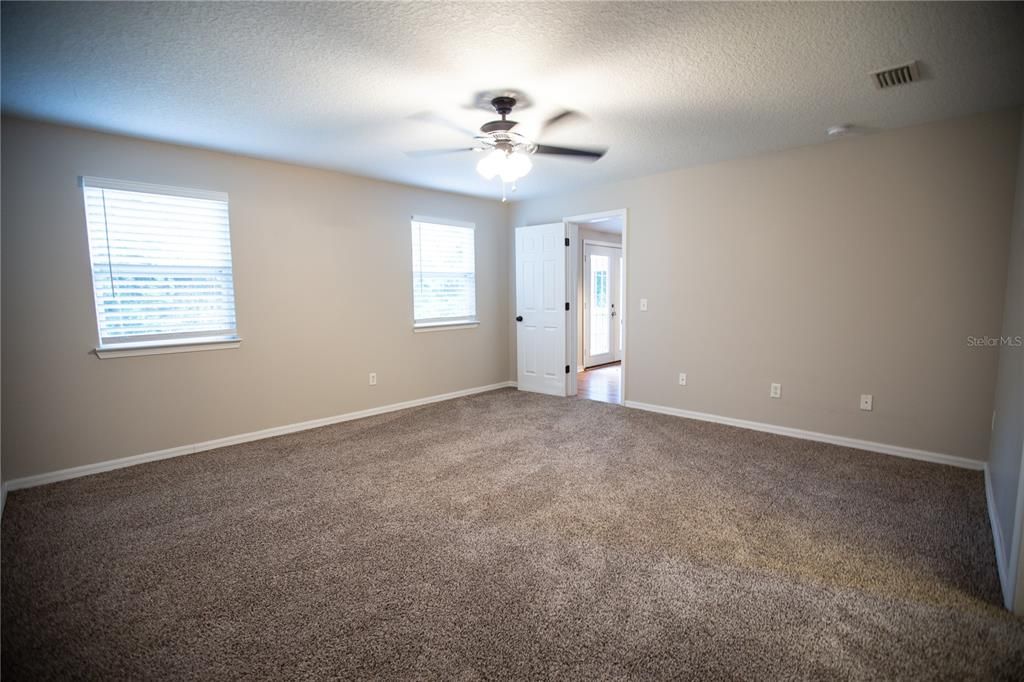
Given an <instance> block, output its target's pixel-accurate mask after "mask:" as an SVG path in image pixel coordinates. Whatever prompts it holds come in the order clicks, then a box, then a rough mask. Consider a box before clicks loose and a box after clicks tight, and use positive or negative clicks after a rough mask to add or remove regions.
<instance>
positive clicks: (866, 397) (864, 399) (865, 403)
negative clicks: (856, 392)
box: [860, 393, 874, 412]
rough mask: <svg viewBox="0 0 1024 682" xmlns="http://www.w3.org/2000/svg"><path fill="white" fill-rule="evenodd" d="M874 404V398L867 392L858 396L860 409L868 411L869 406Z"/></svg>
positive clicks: (869, 409)
mask: <svg viewBox="0 0 1024 682" xmlns="http://www.w3.org/2000/svg"><path fill="white" fill-rule="evenodd" d="M873 404H874V398H872V397H871V395H870V394H869V393H863V394H861V396H860V409H862V410H864V411H866V412H870V411H871V406H872V405H873Z"/></svg>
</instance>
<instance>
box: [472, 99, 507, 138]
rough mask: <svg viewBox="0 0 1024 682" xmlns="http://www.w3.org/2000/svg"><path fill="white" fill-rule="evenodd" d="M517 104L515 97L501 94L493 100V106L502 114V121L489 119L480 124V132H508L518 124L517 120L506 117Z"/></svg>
mask: <svg viewBox="0 0 1024 682" xmlns="http://www.w3.org/2000/svg"><path fill="white" fill-rule="evenodd" d="M515 105H516V98H515V97H508V96H504V95H502V96H499V97H495V98H494V99H492V100H491V106H492V107H494V110H495V111H496V112H497V113H498V115H499V116H501V120H500V121H488V122H487V123H485V124H483V125H482V126H480V132H482V133H494V132H508V131H509V130H512V128H514V127H515V126H516V122H515V121H509V120H507V119H506V118H505V117H506V116H508V115H509V114H511V113H512V109H513V107H515Z"/></svg>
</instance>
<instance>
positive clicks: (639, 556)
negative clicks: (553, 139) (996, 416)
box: [2, 390, 1024, 680]
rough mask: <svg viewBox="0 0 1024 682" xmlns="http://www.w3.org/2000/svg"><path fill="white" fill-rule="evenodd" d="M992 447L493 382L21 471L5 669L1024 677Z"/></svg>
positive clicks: (6, 564)
mask: <svg viewBox="0 0 1024 682" xmlns="http://www.w3.org/2000/svg"><path fill="white" fill-rule="evenodd" d="M991 538H992V535H991V530H990V529H989V524H988V517H987V513H986V510H985V493H984V483H983V479H982V475H981V473H979V472H971V471H964V470H960V469H954V468H951V467H944V466H938V465H932V464H926V463H921V462H914V461H909V460H904V459H898V458H895V457H888V456H885V455H876V454H871V453H866V452H860V451H856V450H850V449H846V448H841V447H836V446H829V445H823V444H819V443H811V442H807V441H800V440H793V439H789V438H783V437H779V436H773V435H768V434H762V433H756V432H752V431H744V430H741V429H735V428H731V427H726V426H720V425H715V424H707V423H702V422H696V421H690V420H684V419H678V418H675V417H667V416H661V415H655V414H649V413H644V412H639V411H635V410H629V409H626V408H622V407H619V406H614V405H605V404H601V403H594V402H588V401H581V400H579V401H578V400H571V399H559V398H549V397H544V396H538V395H531V394H525V393H519V392H516V391H514V390H502V391H495V392H492V393H486V394H481V395H476V396H471V397H468V398H462V399H459V400H453V401H449V402H445V403H438V404H435V405H429V406H425V407H421V408H415V409H411V410H406V411H404V412H399V413H393V414H388V415H382V416H379V417H373V418H370V419H364V420H361V421H356V422H349V423H345V424H339V425H336V426H330V427H325V428H321V429H317V430H314V431H306V432H303V433H299V434H293V435H289V436H282V437H279V438H274V439H270V440H265V441H261V442H257V443H249V444H244V445H238V446H234V447H229V448H223V449H221V450H217V451H212V452H206V453H201V454H197V455H191V456H187V457H181V458H177V459H173V460H165V461H162V462H156V463H152V464H147V465H143V466H137V467H133V468H129V469H122V470H120V471H114V472H110V473H106V474H102V475H97V476H92V477H88V478H82V479H77V480H73V481H67V482H64V483H58V484H54V485H49V486H44V487H40V488H34V489H30V490H24V491H18V492H14V493H11V495H10V497H9V499H8V501H7V509H6V511H5V512H4V516H3V539H2V542H3V555H2V556H3V559H2V596H3V608H2V613H3V616H2V618H3V620H2V626H3V627H2V631H3V654H2V666H3V677H4V678H5V679H6V680H15V679H29V678H57V677H76V678H106V679H114V678H148V679H153V678H168V679H182V678H203V679H227V678H240V677H250V678H251V677H261V678H267V677H275V678H286V679H296V678H322V677H328V676H336V677H345V678H352V677H378V678H394V677H403V678H409V677H417V678H438V677H443V678H454V677H458V678H465V679H476V678H526V677H534V678H556V677H557V678H587V679H593V678H608V677H633V678H674V679H701V680H714V679H737V678H743V679H765V678H776V679H778V678H816V679H835V678H846V679H880V678H888V679H913V678H922V679H935V678H940V679H963V678H973V679H992V678H997V679H998V678H1005V679H1011V678H1016V679H1020V678H1021V677H1022V676H1024V622H1022V621H1020V620H1017V619H1015V618H1013V617H1012V616H1010V615H1009V614H1007V613H1006V612H1004V611H1003V610H1001V609H1000V608H999V606H998V602H999V586H998V580H997V576H996V569H995V564H994V560H993V549H992V539H991Z"/></svg>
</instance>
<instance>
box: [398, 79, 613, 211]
mask: <svg viewBox="0 0 1024 682" xmlns="http://www.w3.org/2000/svg"><path fill="white" fill-rule="evenodd" d="M521 99H522V97H521V95H518V94H517V93H507V94H502V95H498V96H496V97H491V98H489V99H485V100H483V102H486V104H487V105H488V106H489V107H490V108H493V109H494V111H495V112H496V113H497V114H498V115H499V116H501V118H500V119H498V120H494V121H488V122H487V123H484V124H483V125H482V126H480V132H478V133H475V132H473V131H471V130H468V129H466V128H463V127H462V126H460V125H459V124H458V123H454V122H452V121H449V120H448V119H446V118H444V117H442V116H439V115H437V114H433V113H429V112H425V113H421V114H417V115H416V116H415V117H414V118H417V119H419V120H423V121H428V122H431V123H437V124H439V125H443V126H446V127H448V128H452V129H454V130H457V131H458V132H461V133H463V134H465V135H468V136H470V137H472V138H473V140H474V141H473V146H472V147H456V148H453V149H424V150H420V151H411V152H406V154H408V155H409V156H413V157H425V156H441V155H446V154H457V153H460V152H486V153H487V154H486V156H484V157H483V158H482V159H480V161H479V162H478V163H477V164H476V170H477V172H478V173H479V174H480V175H482V176H483V177H484V178H485V179H487V180H492V179H493V178H495V177H499V178H501V183H502V197H501V200H502V201H505V200H506V195H505V188H506V185H508V184H512V191H513V192H514V191H515V190H516V187H515V183H516V181H517V180H519V178H521V177H523V176H525V175H526V174H527V173H529V172H530V170H531V169H532V168H533V162H532V161H531V160H530V156H531V155H533V154H549V155H552V156H563V157H566V158H571V159H576V160H578V161H589V162H593V161H597V160H598V159H600V158H601V157H602V156H604V155H605V153H606V152H607V151H608V148H607V147H596V148H589V149H582V148H577V147H556V146H553V145H547V144H539V143H537V142H535V141H533V140H530V139H528V138H527V137H526V136H525V135H523V134H521V133H520V132H518V131H517V130H515V128H516V127H517V126H518V125H519V123H518V121H512V120H509V118H508V117H509V115H510V114H511V113H512V109H513V108H515V106H516V104H517V103H520V102H521ZM483 102H482V103H483ZM577 118H581V114H579V113H577V112H575V111H572V110H570V109H566V110H563V111H561V112H559V113H557V114H555V115H554V116H552V117H550V118H548V119H547V120H546V121H544V123H543V124H541V127H540V131H539V132H538V138H539V137H541V136H542V135H543V134H544V133H546V132H549V131H550V130H551V129H552V128H553V127H554V126H557V125H561V124H563V123H566V122H568V121H571V120H573V119H577Z"/></svg>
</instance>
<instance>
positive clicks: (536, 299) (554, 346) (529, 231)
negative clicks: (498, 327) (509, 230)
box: [515, 223, 568, 396]
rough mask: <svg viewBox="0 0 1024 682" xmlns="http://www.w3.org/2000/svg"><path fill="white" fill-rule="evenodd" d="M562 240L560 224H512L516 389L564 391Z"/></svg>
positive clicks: (543, 391) (563, 228) (564, 254)
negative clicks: (513, 231) (514, 260)
mask: <svg viewBox="0 0 1024 682" xmlns="http://www.w3.org/2000/svg"><path fill="white" fill-rule="evenodd" d="M565 238H566V237H565V225H564V224H563V223H551V224H549V225H529V226H526V227H517V228H516V323H515V324H516V351H517V352H516V365H517V369H516V374H517V380H518V384H519V390H521V391H533V392H536V393H547V394H549V395H559V396H564V395H567V388H568V382H567V377H568V374H567V373H566V371H565V367H566V365H567V364H568V363H567V360H566V316H567V315H568V313H567V312H566V310H565V304H566V301H568V299H567V298H566V297H565V293H566V292H565V270H566V268H565V265H566V254H567V251H568V250H567V249H566V246H565ZM519 318H522V319H521V320H520V319H519Z"/></svg>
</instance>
